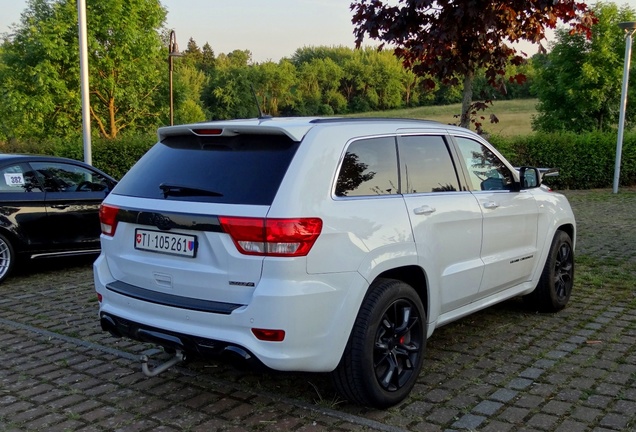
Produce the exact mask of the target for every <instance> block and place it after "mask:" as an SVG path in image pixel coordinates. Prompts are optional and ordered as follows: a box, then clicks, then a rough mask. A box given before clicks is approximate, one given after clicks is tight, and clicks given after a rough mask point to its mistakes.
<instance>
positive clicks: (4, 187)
mask: <svg viewBox="0 0 636 432" xmlns="http://www.w3.org/2000/svg"><path fill="white" fill-rule="evenodd" d="M0 192H42V188H41V187H40V184H39V183H38V180H37V178H36V177H35V175H34V174H33V171H31V170H30V169H29V167H28V165H25V164H17V165H11V166H7V167H3V168H1V169H0Z"/></svg>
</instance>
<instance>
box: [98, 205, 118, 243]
mask: <svg viewBox="0 0 636 432" xmlns="http://www.w3.org/2000/svg"><path fill="white" fill-rule="evenodd" d="M118 212H119V208H118V207H113V206H109V205H107V204H102V205H101V206H100V207H99V222H100V223H101V225H102V234H104V235H107V236H109V237H112V236H114V235H115V230H116V229H117V213H118Z"/></svg>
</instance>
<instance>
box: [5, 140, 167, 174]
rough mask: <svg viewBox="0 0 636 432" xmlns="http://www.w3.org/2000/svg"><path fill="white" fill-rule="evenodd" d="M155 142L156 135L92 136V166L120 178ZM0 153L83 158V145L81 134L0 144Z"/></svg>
mask: <svg viewBox="0 0 636 432" xmlns="http://www.w3.org/2000/svg"><path fill="white" fill-rule="evenodd" d="M156 142H157V138H156V135H135V136H122V137H121V138H118V139H115V140H107V139H102V138H98V139H93V140H92V144H91V153H92V159H93V165H94V166H95V167H97V168H99V169H101V170H102V171H104V172H106V173H107V174H110V175H111V176H113V177H114V178H116V179H120V178H122V177H123V175H124V174H126V172H127V171H128V170H129V169H130V167H132V166H133V165H134V164H135V162H137V161H138V160H139V159H140V158H141V157H142V156H143V155H144V153H146V152H147V151H148V149H150V147H152V146H153V145H154V144H155V143H156ZM0 152H3V153H28V154H43V155H52V156H61V157H66V158H71V159H75V160H80V161H83V160H84V144H83V141H82V138H81V137H79V138H76V139H59V138H58V139H49V140H44V141H39V142H35V141H27V142H18V141H11V142H10V143H0Z"/></svg>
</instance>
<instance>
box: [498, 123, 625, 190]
mask: <svg viewBox="0 0 636 432" xmlns="http://www.w3.org/2000/svg"><path fill="white" fill-rule="evenodd" d="M491 142H492V143H493V144H494V145H495V146H496V147H497V148H498V149H499V151H500V152H501V153H502V154H504V156H506V157H507V158H508V159H509V160H510V162H512V163H513V164H514V165H515V166H521V165H529V166H536V167H540V168H542V167H544V168H558V169H559V170H560V174H559V176H558V177H552V178H549V179H547V181H546V183H548V184H549V185H550V186H552V187H554V188H558V189H593V188H608V187H612V184H613V181H614V163H615V157H616V133H615V132H614V133H602V132H590V133H583V134H574V133H567V132H563V133H536V134H532V135H527V136H522V137H513V138H502V137H491ZM620 184H621V186H634V185H636V134H635V133H627V134H625V137H624V139H623V151H622V158H621V173H620Z"/></svg>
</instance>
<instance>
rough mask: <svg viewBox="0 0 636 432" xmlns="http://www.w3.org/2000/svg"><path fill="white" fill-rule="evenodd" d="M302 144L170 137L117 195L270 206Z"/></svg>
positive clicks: (271, 138)
mask: <svg viewBox="0 0 636 432" xmlns="http://www.w3.org/2000/svg"><path fill="white" fill-rule="evenodd" d="M298 144H299V143H297V142H295V141H293V140H291V139H290V138H289V137H287V136H285V135H237V136H234V137H197V136H173V137H167V138H165V139H164V140H163V141H161V142H159V143H157V144H155V145H154V146H153V147H152V148H151V149H150V150H149V151H148V152H147V153H146V154H145V155H144V156H143V157H142V158H141V159H140V160H139V162H137V164H135V166H134V167H133V168H132V169H131V170H130V171H129V172H128V173H127V174H126V175H125V176H124V178H122V180H121V181H120V182H119V184H118V185H117V187H116V188H115V190H114V191H113V193H115V194H118V195H126V196H133V197H140V198H155V199H166V200H178V201H198V202H214V203H228V204H253V205H270V204H271V203H272V201H273V200H274V196H275V195H276V192H277V190H278V187H279V186H280V183H281V181H282V179H283V176H284V175H285V172H286V171H287V168H288V167H289V163H290V162H291V159H292V158H293V156H294V153H295V152H296V149H297V148H298Z"/></svg>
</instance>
